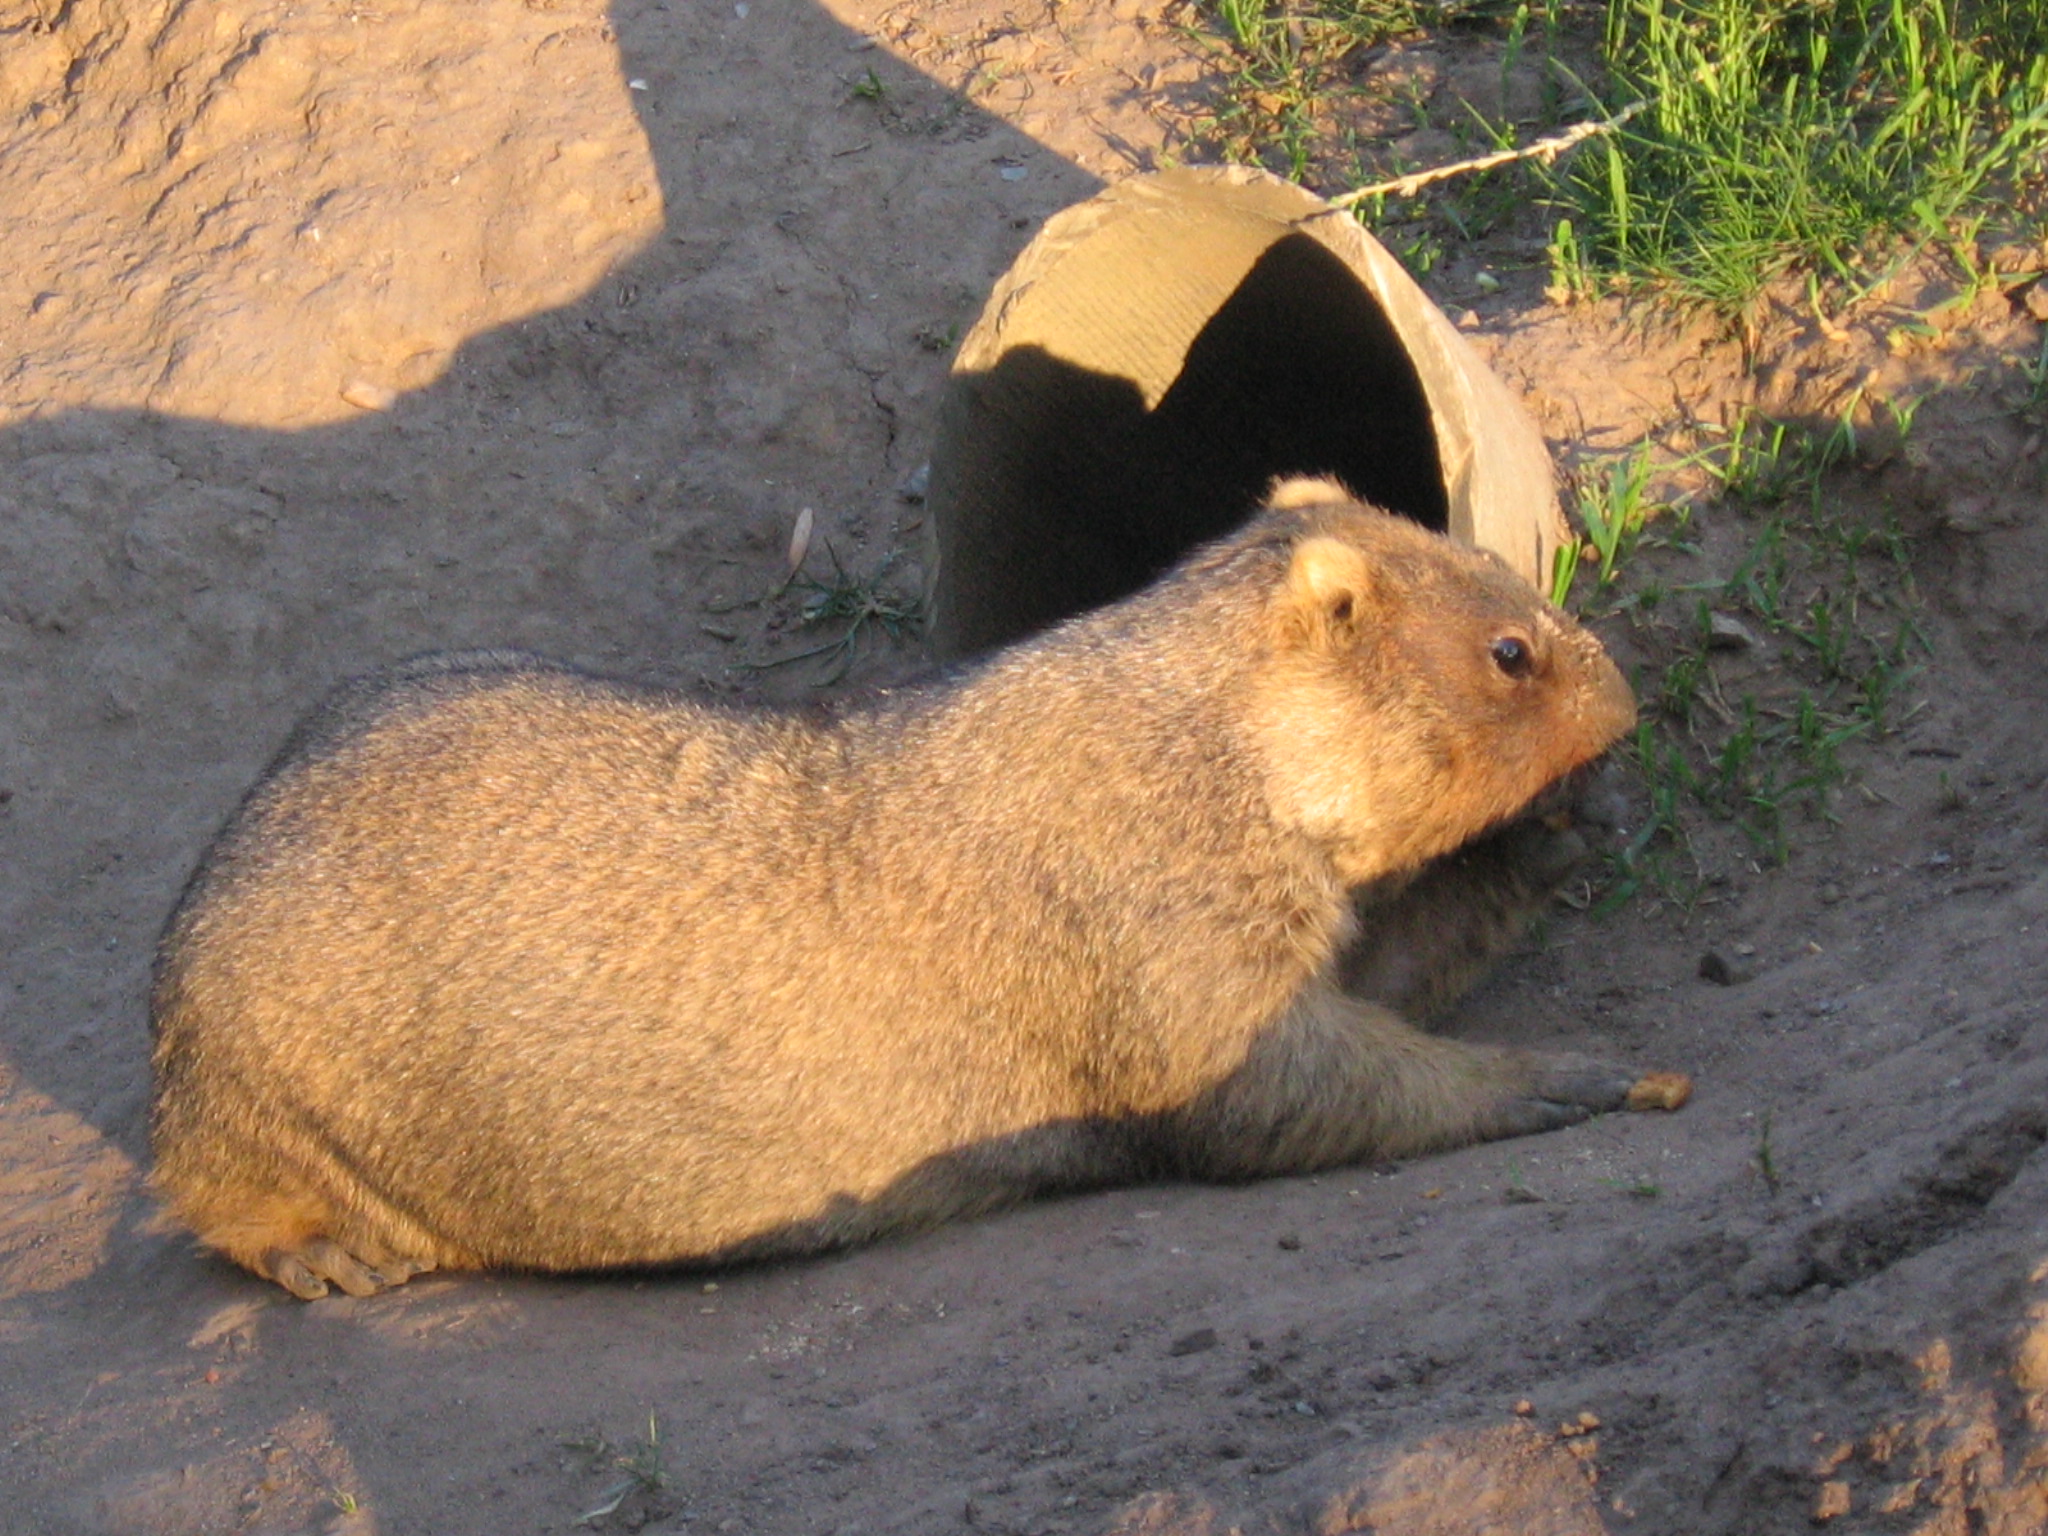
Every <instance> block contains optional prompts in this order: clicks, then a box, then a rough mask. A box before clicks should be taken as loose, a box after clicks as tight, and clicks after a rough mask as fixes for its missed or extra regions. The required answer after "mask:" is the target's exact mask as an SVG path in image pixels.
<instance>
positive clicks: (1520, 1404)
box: [1515, 1397, 1536, 1419]
mask: <svg viewBox="0 0 2048 1536" xmlns="http://www.w3.org/2000/svg"><path fill="white" fill-rule="evenodd" d="M1535 1411H1536V1405H1535V1404H1534V1403H1532V1402H1530V1401H1529V1399H1527V1398H1526V1397H1524V1398H1518V1399H1517V1400H1516V1402H1515V1417H1516V1418H1518V1419H1526V1418H1528V1417H1529V1416H1530V1415H1531V1414H1533V1413H1534V1412H1535Z"/></svg>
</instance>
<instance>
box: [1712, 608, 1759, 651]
mask: <svg viewBox="0 0 2048 1536" xmlns="http://www.w3.org/2000/svg"><path fill="white" fill-rule="evenodd" d="M1755 646H1756V634H1755V632H1754V631H1752V630H1751V629H1750V627H1749V626H1748V625H1747V624H1745V623H1743V622H1742V620H1740V619H1738V618H1736V617H1735V616H1734V615H1733V614H1727V613H1714V614H1709V615H1708V616H1707V649H1708V650H1710V651H1747V650H1752V649H1754V648H1755Z"/></svg>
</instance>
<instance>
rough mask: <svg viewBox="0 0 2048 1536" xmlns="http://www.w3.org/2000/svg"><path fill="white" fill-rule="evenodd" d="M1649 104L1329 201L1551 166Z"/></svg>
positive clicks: (1344, 204) (1349, 202) (1344, 203)
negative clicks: (1526, 163) (1515, 167)
mask: <svg viewBox="0 0 2048 1536" xmlns="http://www.w3.org/2000/svg"><path fill="white" fill-rule="evenodd" d="M1649 104H1650V103H1649V102H1648V101H1647V100H1645V101H1635V102H1630V103H1629V104H1628V105H1627V106H1625V107H1623V108H1622V109H1621V110H1620V111H1619V112H1617V113H1615V114H1614V116H1612V117H1609V118H1604V119H1602V120H1601V121H1600V122H1597V123H1574V124H1573V125H1572V126H1571V127H1569V128H1567V129H1565V131H1564V132H1563V133H1559V134H1553V135H1552V136H1551V137H1549V138H1547V139H1538V140H1537V141H1536V142H1535V143H1534V144H1525V145H1523V146H1522V147H1521V148H1520V149H1503V150H1498V151H1496V152H1495V153H1493V154H1490V155H1481V156H1479V158H1478V159H1476V160H1460V161H1458V162H1457V163H1456V164H1454V165H1439V166H1437V167H1436V168H1435V169H1433V170H1427V171H1417V172H1415V173H1414V174H1413V175H1410V176H1397V177H1395V178H1394V179H1393V180H1392V181H1380V182H1375V183H1373V185H1371V186H1369V187H1360V188H1359V189H1358V190H1357V191H1355V192H1346V193H1345V194H1344V195H1343V196H1341V197H1333V198H1330V199H1329V200H1328V201H1329V204H1330V206H1331V207H1332V208H1350V207H1354V206H1355V205H1357V204H1359V203H1362V202H1364V201H1365V200H1366V199H1367V198H1368V197H1382V196H1385V197H1413V196H1414V195H1415V194H1416V193H1418V192H1420V191H1421V190H1422V189H1423V188H1424V187H1427V186H1430V185H1431V184H1433V183H1435V182H1439V181H1449V180H1450V179H1451V178H1452V177H1453V176H1463V175H1466V174H1468V173H1470V172H1473V171H1490V170H1492V169H1494V168H1495V167H1496V166H1502V165H1512V164H1513V163H1514V162H1515V161H1517V160H1541V161H1543V162H1544V164H1546V165H1548V164H1549V163H1550V162H1551V161H1553V160H1555V159H1556V158H1557V157H1558V156H1559V155H1561V154H1563V153H1564V152H1565V151H1566V150H1568V149H1570V148H1572V147H1573V146H1575V145H1578V144H1583V143H1584V142H1585V141H1586V140H1588V139H1590V138H1593V137H1594V136H1595V135H1597V134H1602V133H1612V132H1614V130H1615V129H1617V128H1619V127H1621V125H1622V124H1623V123H1626V122H1627V121H1628V120H1629V119H1630V118H1632V117H1634V116H1635V115H1636V114H1637V113H1638V112H1640V111H1642V110H1643V109H1644V108H1645V107H1647V106H1648V105H1649Z"/></svg>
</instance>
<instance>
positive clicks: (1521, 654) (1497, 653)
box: [1493, 635, 1536, 677]
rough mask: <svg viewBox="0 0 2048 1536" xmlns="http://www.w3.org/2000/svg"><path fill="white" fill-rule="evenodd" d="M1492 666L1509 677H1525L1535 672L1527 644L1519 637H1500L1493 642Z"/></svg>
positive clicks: (1534, 660)
mask: <svg viewBox="0 0 2048 1536" xmlns="http://www.w3.org/2000/svg"><path fill="white" fill-rule="evenodd" d="M1493 664H1494V665H1495V666H1496V667H1499V668H1500V669H1501V671H1503V672H1505V673H1506V674H1507V675H1508V676H1509V677H1527V676H1528V675H1529V674H1530V673H1531V672H1533V671H1535V670H1536V658H1535V656H1534V655H1533V654H1532V653H1531V652H1530V650H1529V642H1528V641H1526V640H1524V639H1523V638H1522V637H1521V636H1520V635H1502V636H1501V637H1500V638H1499V639H1498V640H1496V641H1494V642H1493Z"/></svg>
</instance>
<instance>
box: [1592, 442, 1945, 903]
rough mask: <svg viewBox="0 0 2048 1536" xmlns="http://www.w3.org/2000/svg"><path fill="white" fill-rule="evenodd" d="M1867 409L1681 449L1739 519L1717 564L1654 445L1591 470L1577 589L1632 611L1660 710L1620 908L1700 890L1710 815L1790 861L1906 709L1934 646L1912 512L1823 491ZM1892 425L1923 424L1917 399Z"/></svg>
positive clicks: (1596, 608)
mask: <svg viewBox="0 0 2048 1536" xmlns="http://www.w3.org/2000/svg"><path fill="white" fill-rule="evenodd" d="M1855 404H1856V402H1853V401H1852V402H1851V403H1850V410H1852V411H1853V409H1854V408H1855ZM1851 420H1852V418H1851V417H1850V415H1848V414H1846V413H1845V414H1844V416H1843V417H1842V418H1840V419H1838V420H1836V421H1833V422H1828V423H1823V424H1820V425H1818V426H1808V427H1803V428H1802V427H1796V426H1793V425H1791V424H1788V423H1782V422H1775V421H1770V420H1767V419H1765V418H1762V417H1754V416H1752V417H1748V418H1745V419H1743V420H1741V421H1739V422H1738V424H1737V426H1736V427H1735V428H1734V429H1733V430H1732V431H1730V432H1728V433H1727V434H1725V435H1724V436H1723V437H1722V438H1721V439H1720V440H1718V441H1716V442H1711V443H1709V444H1708V445H1707V446H1706V447H1704V448H1702V449H1699V450H1697V451H1696V452H1694V453H1692V454H1691V455H1689V456H1687V457H1685V458H1682V459H1679V460H1677V461H1676V463H1677V464H1678V465H1679V466H1680V467H1685V468H1691V469H1693V470H1695V471H1697V472H1699V474H1700V475H1702V476H1703V477H1704V485H1703V487H1702V490H1701V494H1702V495H1704V496H1706V497H1708V498H1710V499H1711V500H1712V501H1713V503H1714V505H1715V507H1716V509H1717V517H1716V521H1717V523H1718V524H1719V525H1720V526H1722V527H1723V528H1724V529H1725V528H1728V527H1731V526H1732V527H1735V528H1739V529H1740V530H1741V534H1742V541H1741V545H1740V547H1739V548H1738V549H1736V550H1734V551H1732V552H1727V553H1724V554H1723V555H1722V556H1721V558H1720V560H1719V562H1718V568H1717V566H1716V564H1715V562H1713V561H1710V560H1709V558H1708V556H1707V554H1706V551H1705V550H1704V549H1703V547H1702V545H1701V544H1700V543H1699V542H1698V541H1696V540H1694V539H1693V538H1692V537H1690V530H1691V526H1692V517H1691V514H1690V511H1689V509H1688V508H1687V507H1686V506H1684V505H1683V504H1677V505H1666V506H1662V507H1660V506H1659V505H1658V503H1657V502H1656V500H1655V499H1654V498H1653V496H1652V493H1651V489H1650V487H1651V482H1652V477H1651V475H1650V472H1649V469H1648V467H1647V466H1648V464H1649V462H1650V461H1649V451H1650V445H1648V444H1643V445H1639V446H1638V447H1637V448H1635V449H1632V450H1630V451H1629V452H1627V453H1624V454H1619V455H1615V456H1614V457H1612V458H1610V459H1608V460H1605V461H1602V462H1598V463H1596V464H1595V465H1594V466H1592V468H1591V470H1590V471H1589V472H1588V473H1587V474H1585V475H1584V476H1582V477H1581V485H1580V490H1579V494H1578V498H1577V516H1576V519H1575V522H1576V525H1577V528H1578V529H1579V530H1580V531H1581V532H1582V535H1583V538H1584V543H1583V544H1581V545H1580V546H1579V548H1578V551H1577V562H1578V566H1579V569H1580V571H1581V572H1582V573H1584V572H1587V571H1590V572H1591V573H1592V575H1591V579H1590V581H1588V580H1585V579H1583V577H1582V580H1581V583H1580V586H1579V587H1578V588H1577V589H1572V588H1570V587H1569V586H1567V588H1566V596H1567V597H1568V598H1576V599H1577V600H1578V601H1577V606H1578V607H1580V609H1581V610H1582V611H1583V612H1585V613H1587V614H1588V615H1589V616H1593V617H1599V616H1603V615H1604V616H1606V617H1607V618H1609V619H1612V620H1616V621H1620V622H1625V623H1627V624H1628V625H1629V626H1630V628H1631V629H1632V630H1633V640H1634V646H1635V649H1636V650H1637V651H1638V653H1639V654H1641V655H1643V656H1645V657H1646V658H1647V664H1646V665H1645V667H1644V668H1643V670H1642V671H1641V673H1640V674H1639V676H1638V677H1637V679H1636V683H1637V693H1638V696H1639V697H1640V698H1641V699H1642V701H1643V708H1644V715H1643V718H1642V720H1641V721H1640V722H1639V723H1638V726H1637V729H1636V733H1635V735H1634V737H1633V738H1631V740H1630V741H1629V742H1627V743H1626V744H1625V746H1624V748H1623V752H1624V755H1625V756H1627V757H1628V758H1630V759H1631V760H1632V761H1633V762H1634V764H1635V766H1636V768H1637V770H1638V771H1639V773H1640V774H1641V776H1642V781H1643V784H1644V786H1645V795H1646V803H1647V816H1646V818H1645V821H1644V823H1643V825H1642V826H1641V827H1640V828H1639V829H1638V830H1637V831H1636V833H1635V835H1634V836H1633V838H1632V839H1631V840H1630V841H1629V842H1628V844H1627V845H1625V846H1624V847H1623V848H1621V849H1619V850H1618V851H1617V852H1616V853H1615V855H1614V857H1613V860H1612V863H1613V868H1612V871H1611V880H1610V883H1609V888H1608V891H1607V893H1606V895H1605V897H1604V898H1603V901H1602V902H1601V906H1602V907H1603V908H1604V909H1608V910H1611V909H1612V908H1613V907H1614V906H1617V905H1619V904H1620V903H1621V902H1622V901H1625V900H1627V899H1628V897H1629V896H1631V895H1633V894H1634V893H1635V892H1636V891H1637V890H1638V889H1640V888H1642V887H1644V886H1645V885H1647V886H1649V887H1651V888H1653V889H1655V890H1657V891H1659V892H1661V893H1663V894H1664V895H1667V896H1671V897H1674V898H1676V899H1678V900H1680V901H1681V902H1686V903H1689V902H1690V900H1691V899H1692V898H1693V897H1694V896H1695V895H1696V894H1697V892H1698V889H1699V887H1700V884H1701V881H1702V880H1703V878H1704V873H1703V870H1702V869H1701V868H1700V866H1699V861H1698V859H1697V858H1696V857H1695V856H1694V854H1695V850H1694V839H1695V836H1696V834H1697V833H1698V831H1699V830H1700V828H1701V827H1702V825H1703V824H1705V823H1712V824H1718V825H1722V826H1727V827H1730V828H1733V829H1734V830H1735V831H1736V832H1737V833H1738V834H1739V835H1740V836H1741V838H1742V839H1743V841H1744V843H1745V844H1746V846H1747V849H1748V856H1749V858H1750V859H1751V860H1752V861H1753V862H1756V863H1757V864H1759V865H1776V864H1782V863H1784V862H1785V861H1786V860H1787V859H1788V858H1789V857H1790V856H1791V852H1792V847H1793V842H1794V833H1795V830H1796V829H1797V828H1799V827H1800V826H1802V825H1807V824H1826V823H1831V822H1832V821H1833V820H1834V819H1835V818H1836V815H1837V810H1836V805H1837V802H1838V801H1839V799H1840V796H1841V794H1842V793H1843V791H1844V790H1845V789H1846V788H1847V787H1848V786H1849V785H1850V784H1851V783H1852V782H1853V778H1854V773H1853V768H1852V765H1851V763H1850V761H1848V760H1847V758H1846V757H1845V754H1846V753H1847V751H1848V749H1849V748H1850V746H1851V744H1853V743H1858V742H1863V741H1867V740H1874V739H1876V738H1879V737H1882V736H1883V735H1884V734H1886V733H1887V732H1888V731H1890V730H1891V729H1892V728H1893V727H1894V726H1896V725H1897V723H1898V722H1899V719H1900V717H1901V714H1902V712H1903V707H1904V706H1903V695H1904V694H1905V693H1906V692H1907V691H1908V684H1909V683H1910V681H1911V679H1912V678H1913V676H1914V675H1915V673H1916V672H1917V671H1918V668H1919V665H1920V662H1921V660H1922V658H1923V657H1924V655H1925V653H1926V649H1927V647H1926V643H1925V640H1924V638H1923V637H1922V635H1921V633H1920V630H1919V627H1918V625H1917V623H1916V622H1915V619H1914V612H1915V609H1916V606H1917V597H1916V594H1915V589H1914V585H1913V575H1912V565H1911V550H1910V547H1909V545H1908V541H1907V540H1906V538H1905V535H1904V533H1903V532H1902V530H1901V529H1900V527H1899V525H1898V523H1897V522H1896V520H1893V519H1889V518H1886V519H1881V520H1877V521H1873V520H1871V518H1870V517H1869V516H1868V515H1867V514H1861V513H1857V512H1853V511H1849V510H1844V509H1843V508H1842V507H1840V506H1839V505H1837V499H1836V498H1833V497H1831V496H1828V495H1826V494H1824V491H1825V488H1826V487H1828V486H1830V485H1833V484H1835V483H1836V482H1837V478H1838V477H1839V475H1840V474H1842V473H1844V472H1845V465H1846V464H1848V463H1849V462H1850V461H1852V460H1855V459H1857V458H1858V457H1859V456H1860V454H1861V452H1862V445H1861V444H1859V442H1858V437H1857V434H1856V433H1855V432H1854V431H1853V430H1852V426H1851ZM1894 424H1895V425H1898V426H1900V427H1901V428H1902V429H1909V428H1910V413H1903V414H1902V416H1900V417H1895V418H1894ZM1669 467H1670V466H1669V465H1667V466H1666V468H1667V469H1668V468H1669ZM1653 512H1661V516H1659V517H1658V518H1657V519H1656V520H1655V521H1652V520H1651V514H1652V513H1653ZM1717 621H1718V623H1717ZM1752 647H1758V648H1761V649H1760V650H1759V651H1758V653H1757V654H1755V655H1752V654H1751V650H1752Z"/></svg>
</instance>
